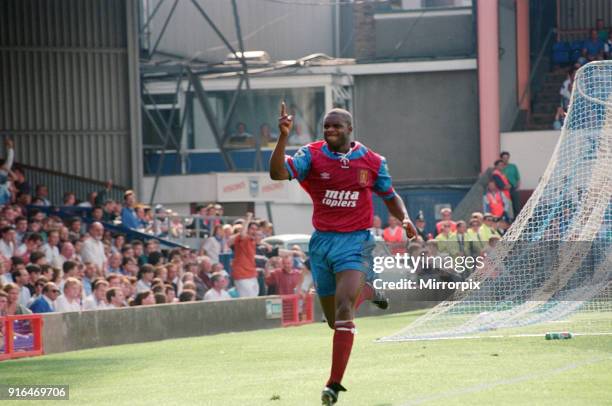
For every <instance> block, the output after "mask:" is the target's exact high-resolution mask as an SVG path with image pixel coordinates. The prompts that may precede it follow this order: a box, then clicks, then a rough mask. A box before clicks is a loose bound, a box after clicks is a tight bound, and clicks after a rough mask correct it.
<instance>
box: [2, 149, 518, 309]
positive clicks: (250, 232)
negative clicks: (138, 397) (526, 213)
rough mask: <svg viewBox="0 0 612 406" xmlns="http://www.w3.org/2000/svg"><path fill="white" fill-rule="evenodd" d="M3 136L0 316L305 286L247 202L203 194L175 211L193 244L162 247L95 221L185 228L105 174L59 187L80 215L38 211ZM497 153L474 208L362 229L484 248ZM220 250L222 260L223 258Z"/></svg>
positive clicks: (500, 174) (506, 181) (299, 260)
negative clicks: (429, 223) (237, 212)
mask: <svg viewBox="0 0 612 406" xmlns="http://www.w3.org/2000/svg"><path fill="white" fill-rule="evenodd" d="M6 146H7V153H8V157H7V158H8V159H7V161H6V162H5V163H4V164H3V165H2V166H0V176H1V175H4V176H5V178H6V179H0V181H3V182H4V183H0V187H4V188H5V189H4V190H5V191H6V196H5V197H6V201H5V203H4V204H3V205H2V206H1V207H0V292H2V293H0V315H14V314H28V313H31V312H35V313H45V312H72V311H81V310H97V309H108V308H121V307H127V306H141V305H153V304H163V303H176V302H189V301H199V300H227V299H231V298H234V297H253V296H260V295H267V294H281V295H288V294H298V295H301V296H303V295H305V294H308V293H311V292H312V288H313V281H312V275H311V273H310V270H309V261H308V258H307V255H306V254H305V253H304V252H303V251H302V250H301V249H300V247H299V246H298V245H296V246H293V247H290V249H283V248H280V247H273V246H271V245H269V244H266V243H265V242H264V241H263V239H264V238H265V237H268V236H271V235H272V234H273V226H272V224H270V223H269V222H268V221H266V220H263V219H256V218H254V217H253V215H252V214H251V213H247V214H246V216H245V217H243V218H238V219H234V220H233V221H231V222H229V221H228V218H227V217H225V216H224V215H223V214H224V213H223V207H222V206H221V205H220V204H218V203H211V204H208V205H202V206H200V207H198V210H197V214H198V216H196V217H195V218H194V221H192V222H191V223H190V224H184V223H183V221H179V222H178V224H180V227H183V228H186V229H189V228H190V229H191V230H192V231H197V233H196V234H195V236H196V237H199V238H200V241H201V246H200V248H199V249H197V250H194V249H190V248H186V247H180V248H173V249H169V248H168V249H162V245H161V244H160V242H159V241H158V239H155V238H151V239H146V238H144V239H133V238H132V239H130V240H128V237H127V235H126V234H124V233H121V232H116V231H111V230H109V229H108V226H105V224H112V223H115V224H123V225H124V226H126V227H127V228H130V229H135V230H140V231H145V232H149V233H150V234H154V235H156V236H170V237H171V236H173V235H177V233H180V232H184V231H185V230H183V229H179V226H176V225H173V223H174V219H173V217H175V215H174V214H173V213H172V212H170V213H168V212H165V211H164V210H163V208H162V207H159V206H156V207H155V208H153V209H150V208H148V206H144V205H142V204H139V203H138V201H137V196H136V195H135V193H134V192H133V191H130V190H128V191H126V192H125V193H124V201H123V204H119V203H118V202H115V201H113V200H110V199H107V198H106V195H107V194H108V192H109V191H110V189H111V187H112V182H110V181H109V182H107V183H106V184H105V186H104V189H102V190H100V191H98V192H93V193H90V194H89V195H88V196H87V198H86V200H84V201H82V202H79V201H78V200H77V197H76V195H75V194H74V193H66V194H65V195H64V199H63V201H62V202H61V203H60V206H64V208H65V207H66V206H77V207H87V208H90V209H91V211H90V212H89V216H90V217H88V218H83V217H62V216H60V215H56V214H57V212H54V211H53V210H51V211H49V210H45V207H46V206H50V205H52V202H50V201H49V191H48V189H47V187H46V186H45V185H36V187H35V188H32V187H31V186H30V185H29V183H28V181H27V177H26V175H25V173H24V171H23V170H21V169H20V168H12V157H13V156H14V151H13V145H12V142H10V141H7V142H6ZM500 157H501V158H500V160H498V161H496V163H495V168H494V170H493V172H492V177H491V181H490V182H489V185H488V190H487V192H486V194H485V195H484V197H483V205H484V212H485V214H481V213H480V212H477V213H474V214H473V215H472V216H471V217H470V219H468V220H467V221H454V220H453V219H452V211H451V209H450V208H443V209H442V210H441V212H440V216H441V220H440V221H439V222H438V223H437V224H436V225H435V232H434V233H431V232H426V223H425V218H424V216H423V215H422V213H421V214H420V215H419V216H417V217H416V218H415V225H416V227H417V230H418V234H419V237H418V238H417V239H416V240H414V241H412V242H408V241H407V240H406V234H405V231H404V229H403V228H402V226H401V223H400V222H399V221H398V220H397V219H395V218H393V217H391V218H390V219H389V224H388V225H387V226H386V227H384V228H383V226H382V222H381V220H380V218H379V217H377V216H375V218H374V227H373V228H372V232H373V233H374V234H375V235H377V236H379V237H381V238H382V239H383V240H384V241H386V242H387V243H388V246H389V250H390V251H391V253H401V252H410V253H415V252H417V251H418V252H419V253H422V252H427V253H428V255H432V256H440V255H447V256H452V257H457V256H478V255H486V254H487V252H488V250H490V249H492V247H493V246H494V245H495V242H496V240H497V239H499V238H500V237H501V236H502V235H503V234H504V233H505V230H507V228H508V226H509V224H510V222H511V221H512V218H513V213H515V212H517V211H518V210H517V209H515V208H513V207H512V206H513V204H512V203H513V202H514V199H513V193H515V192H516V190H517V189H518V187H519V182H520V177H519V174H518V170H517V169H516V166H514V165H513V164H510V163H509V157H510V155H509V154H508V153H507V152H503V153H502V154H501V156H500ZM32 190H33V191H34V193H33V194H31V192H32ZM156 214H157V215H156ZM160 214H166V215H165V216H164V215H160ZM198 233H199V234H198ZM417 247H418V249H417ZM230 257H231V258H232V260H231V262H230V263H228V262H225V261H224V259H227V258H230ZM226 267H227V268H228V269H226Z"/></svg>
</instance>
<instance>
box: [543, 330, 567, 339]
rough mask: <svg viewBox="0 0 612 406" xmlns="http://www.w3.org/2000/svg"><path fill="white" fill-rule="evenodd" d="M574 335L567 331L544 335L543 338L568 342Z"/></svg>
mask: <svg viewBox="0 0 612 406" xmlns="http://www.w3.org/2000/svg"><path fill="white" fill-rule="evenodd" d="M573 336H574V335H573V334H572V333H570V332H568V331H562V332H553V333H546V335H545V336H544V337H545V338H546V339H547V340H569V339H570V338H572V337H573Z"/></svg>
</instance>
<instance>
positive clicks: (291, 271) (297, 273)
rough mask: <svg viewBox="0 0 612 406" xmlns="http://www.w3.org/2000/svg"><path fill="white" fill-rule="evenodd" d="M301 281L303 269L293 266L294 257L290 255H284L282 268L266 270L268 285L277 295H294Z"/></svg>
mask: <svg viewBox="0 0 612 406" xmlns="http://www.w3.org/2000/svg"><path fill="white" fill-rule="evenodd" d="M301 283H302V271H301V270H300V269H297V268H294V267H293V258H292V257H291V256H289V255H286V256H283V259H282V268H280V269H275V270H272V271H268V272H266V285H268V288H269V289H270V288H273V289H274V294H277V295H292V294H294V293H296V292H297V288H298V286H300V284H301ZM269 293H270V292H269Z"/></svg>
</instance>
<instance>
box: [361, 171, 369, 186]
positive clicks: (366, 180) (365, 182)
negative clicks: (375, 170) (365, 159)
mask: <svg viewBox="0 0 612 406" xmlns="http://www.w3.org/2000/svg"><path fill="white" fill-rule="evenodd" d="M369 180H370V173H369V172H368V170H367V169H360V170H359V184H360V185H361V186H368V183H369Z"/></svg>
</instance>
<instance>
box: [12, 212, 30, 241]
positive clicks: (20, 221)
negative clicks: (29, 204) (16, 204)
mask: <svg viewBox="0 0 612 406" xmlns="http://www.w3.org/2000/svg"><path fill="white" fill-rule="evenodd" d="M27 232H28V219H27V218H25V217H23V216H19V217H17V218H16V219H15V244H16V245H19V244H22V243H23V240H24V238H25V236H26V234H27Z"/></svg>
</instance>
